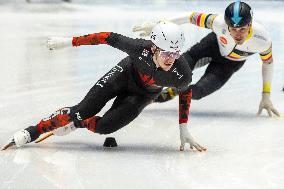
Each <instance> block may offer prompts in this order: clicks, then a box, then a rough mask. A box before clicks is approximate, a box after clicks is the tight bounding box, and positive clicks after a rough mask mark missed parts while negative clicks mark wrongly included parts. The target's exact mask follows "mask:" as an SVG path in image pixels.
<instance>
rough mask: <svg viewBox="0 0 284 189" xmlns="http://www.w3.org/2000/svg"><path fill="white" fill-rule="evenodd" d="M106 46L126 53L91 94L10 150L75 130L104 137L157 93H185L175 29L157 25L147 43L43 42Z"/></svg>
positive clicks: (91, 38)
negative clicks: (173, 90)
mask: <svg viewBox="0 0 284 189" xmlns="http://www.w3.org/2000/svg"><path fill="white" fill-rule="evenodd" d="M98 44H107V45H110V46H112V47H115V48H117V49H119V50H122V51H124V52H126V53H127V54H128V55H129V56H127V57H126V58H124V59H123V60H121V61H120V62H119V63H118V64H117V65H116V66H114V67H113V68H112V69H111V70H110V71H109V72H107V73H106V74H105V75H104V76H103V77H102V78H101V79H99V80H98V81H97V82H96V84H95V85H94V86H93V87H92V88H91V90H90V91H89V92H88V94H87V95H86V96H85V98H84V99H83V100H82V101H81V102H80V103H79V104H77V105H75V106H72V107H65V108H62V109H59V110H58V111H56V112H55V113H53V114H52V115H51V116H50V117H48V118H46V119H42V120H41V121H40V122H39V123H38V124H37V125H35V126H31V127H28V128H26V129H24V130H22V131H19V132H17V133H15V134H14V137H13V139H12V141H11V143H10V145H11V144H12V145H16V146H17V147H20V146H22V145H24V144H26V143H29V142H32V141H35V140H36V139H38V138H39V136H40V135H41V134H43V133H46V132H52V133H53V134H55V135H65V134H68V133H69V132H71V131H73V130H75V129H76V128H87V129H88V130H90V131H92V132H94V133H99V134H109V133H112V132H115V131H117V130H119V129H120V128H122V127H124V126H126V125H127V124H129V123H130V122H131V121H133V120H134V119H135V118H136V117H137V116H138V115H139V114H140V113H141V111H142V110H143V109H144V108H145V107H146V106H147V105H148V104H150V103H151V102H152V101H153V100H154V99H155V98H156V97H157V96H158V94H159V93H160V92H161V90H162V88H163V87H175V88H178V89H179V90H183V89H186V88H187V87H188V85H189V84H190V82H191V76H192V73H191V70H190V68H189V66H188V65H189V64H188V63H187V62H186V60H185V59H184V58H183V57H180V51H181V48H182V47H183V45H184V35H183V32H182V31H181V30H180V28H179V26H177V25H175V24H173V23H170V22H162V23H160V24H158V25H157V26H156V27H154V28H153V30H152V32H151V40H144V39H132V38H128V37H125V36H122V35H120V34H117V33H112V32H101V33H94V34H89V35H85V36H81V37H73V38H61V37H53V38H50V39H49V41H48V47H49V48H50V50H53V49H57V48H63V47H68V46H74V47H77V46H80V45H98ZM180 96H181V100H180V102H181V103H183V104H182V105H180V107H181V108H180V123H186V122H187V119H188V118H187V117H188V113H189V110H188V109H189V105H190V104H189V103H190V98H191V91H190V90H188V91H185V92H184V93H183V94H181V95H180ZM113 98H115V100H114V102H113V104H112V106H111V108H110V109H109V110H108V111H107V112H106V113H105V114H104V115H103V116H102V117H99V116H97V115H96V114H97V113H99V112H100V111H101V109H102V108H103V107H104V106H105V104H106V103H107V102H108V101H109V100H111V99H113ZM180 126H183V127H182V128H181V129H180V132H182V133H181V140H182V145H184V143H186V142H189V143H190V144H191V146H195V148H197V149H198V150H200V151H202V150H204V148H203V147H201V146H200V145H198V144H197V143H196V142H194V140H193V138H192V137H191V135H190V133H189V132H188V130H187V127H186V125H185V124H180Z"/></svg>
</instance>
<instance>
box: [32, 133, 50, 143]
mask: <svg viewBox="0 0 284 189" xmlns="http://www.w3.org/2000/svg"><path fill="white" fill-rule="evenodd" d="M52 135H54V134H53V133H52V132H49V133H47V134H46V135H45V136H43V137H41V138H40V139H38V140H36V141H35V143H40V142H42V141H44V140H45V139H47V138H49V137H51V136H52Z"/></svg>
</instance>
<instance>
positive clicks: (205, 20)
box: [132, 12, 218, 37]
mask: <svg viewBox="0 0 284 189" xmlns="http://www.w3.org/2000/svg"><path fill="white" fill-rule="evenodd" d="M216 16H217V14H205V13H199V12H189V13H188V15H186V16H182V17H178V18H173V19H169V20H168V21H170V22H173V23H175V24H178V25H182V24H188V23H189V24H193V25H196V26H199V27H203V28H208V29H212V30H214V28H213V22H214V20H215V18H216ZM159 22H160V21H158V22H157V21H156V22H154V21H150V22H145V23H143V24H140V25H136V26H134V27H133V28H132V31H133V32H139V33H140V34H139V35H140V37H145V36H149V35H150V33H151V31H152V29H153V27H155V26H156V25H157V24H158V23H159ZM215 25H218V23H217V22H216V23H215Z"/></svg>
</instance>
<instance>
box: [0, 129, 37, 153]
mask: <svg viewBox="0 0 284 189" xmlns="http://www.w3.org/2000/svg"><path fill="white" fill-rule="evenodd" d="M38 137H39V133H38V131H37V128H36V127H35V126H30V127H28V128H26V129H24V130H21V131H18V132H16V133H15V134H14V136H13V139H12V140H11V141H10V142H9V143H8V144H7V145H5V146H4V147H3V149H2V150H6V149H7V148H10V147H12V146H17V147H21V146H23V145H24V144H27V143H30V142H32V141H34V140H36V139H37V138H38Z"/></svg>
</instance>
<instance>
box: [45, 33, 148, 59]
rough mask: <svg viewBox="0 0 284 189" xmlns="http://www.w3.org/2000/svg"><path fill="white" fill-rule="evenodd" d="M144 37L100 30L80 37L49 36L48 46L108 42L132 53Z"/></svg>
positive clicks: (57, 47) (73, 45) (64, 46)
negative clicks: (133, 36)
mask: <svg viewBox="0 0 284 189" xmlns="http://www.w3.org/2000/svg"><path fill="white" fill-rule="evenodd" d="M143 42H145V40H143V39H133V38H129V37H126V36H123V35H121V34H118V33H113V32H99V33H93V34H88V35H83V36H78V37H73V38H71V37H49V38H48V40H47V47H48V48H49V49H50V50H54V49H61V48H66V47H78V46H83V45H84V46H85V45H100V44H106V45H110V46H112V47H114V48H117V49H119V50H121V51H123V52H126V53H127V54H129V55H131V54H133V53H135V52H136V51H137V49H138V48H139V47H140V44H142V43H143Z"/></svg>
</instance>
